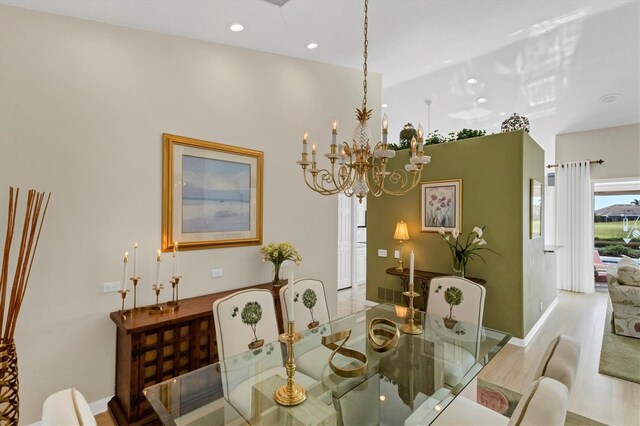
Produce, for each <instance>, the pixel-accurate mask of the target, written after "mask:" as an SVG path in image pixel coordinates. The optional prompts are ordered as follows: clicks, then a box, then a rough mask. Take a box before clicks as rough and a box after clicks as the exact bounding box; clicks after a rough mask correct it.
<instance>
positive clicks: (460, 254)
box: [438, 226, 495, 277]
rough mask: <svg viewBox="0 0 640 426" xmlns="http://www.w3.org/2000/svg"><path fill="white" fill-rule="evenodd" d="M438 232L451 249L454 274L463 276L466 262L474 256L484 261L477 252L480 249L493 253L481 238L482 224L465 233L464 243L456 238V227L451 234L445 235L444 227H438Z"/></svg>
mask: <svg viewBox="0 0 640 426" xmlns="http://www.w3.org/2000/svg"><path fill="white" fill-rule="evenodd" d="M438 233H440V237H442V239H443V240H444V242H446V243H447V246H448V247H449V250H450V251H451V257H452V260H453V275H454V276H458V277H464V274H465V272H466V269H467V262H468V261H469V259H471V258H472V257H474V256H475V257H477V258H479V259H480V260H482V261H483V262H484V263H486V262H485V261H484V258H483V257H482V256H480V254H479V253H478V252H479V251H480V250H489V251H490V252H493V253H495V251H493V250H491V249H490V248H488V247H485V246H486V245H487V242H486V241H485V240H484V238H482V235H483V234H484V226H483V227H482V228H479V227H477V226H476V227H475V228H473V231H471V232H470V233H469V235H467V239H466V241H465V242H464V244H463V243H462V242H461V240H462V238H460V239H459V238H458V237H459V236H460V234H459V232H458V230H457V229H454V230H453V231H452V232H451V235H446V234H445V232H444V228H443V227H440V229H439V230H438ZM472 237H473V239H472Z"/></svg>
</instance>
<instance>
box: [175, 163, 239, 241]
mask: <svg viewBox="0 0 640 426" xmlns="http://www.w3.org/2000/svg"><path fill="white" fill-rule="evenodd" d="M182 182H183V185H182V232H183V233H185V234H188V233H194V232H197V233H200V232H227V231H249V229H250V228H251V200H250V197H251V166H250V165H249V164H245V163H239V162H232V161H223V160H216V159H211V158H204V157H195V156H191V155H183V156H182Z"/></svg>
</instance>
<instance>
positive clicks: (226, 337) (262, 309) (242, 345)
mask: <svg viewBox="0 0 640 426" xmlns="http://www.w3.org/2000/svg"><path fill="white" fill-rule="evenodd" d="M213 319H214V323H215V327H216V342H217V343H218V357H219V359H220V360H221V361H222V360H225V359H227V358H230V357H233V356H235V355H238V354H240V353H242V352H247V351H248V350H250V349H252V348H251V347H249V345H250V344H251V343H252V342H255V341H256V340H263V343H264V344H265V345H266V344H267V343H271V342H274V341H277V340H278V336H279V333H278V320H277V317H276V309H275V305H274V302H273V296H272V294H271V291H269V290H243V291H239V292H237V293H233V294H231V295H229V296H227V297H224V298H222V299H218V300H216V301H215V302H213ZM276 346H279V345H276Z"/></svg>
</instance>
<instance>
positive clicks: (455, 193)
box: [420, 179, 462, 232]
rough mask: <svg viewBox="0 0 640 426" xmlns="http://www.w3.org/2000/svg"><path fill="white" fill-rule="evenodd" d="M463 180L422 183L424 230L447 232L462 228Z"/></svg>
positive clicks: (421, 200) (422, 219)
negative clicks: (442, 229)
mask: <svg viewBox="0 0 640 426" xmlns="http://www.w3.org/2000/svg"><path fill="white" fill-rule="evenodd" d="M461 191H462V180H461V179H454V180H448V181H435V182H425V183H422V185H421V197H420V203H421V205H420V207H421V217H422V218H421V222H422V223H421V228H420V230H421V231H422V232H438V230H439V229H440V228H441V227H442V228H444V230H445V232H452V231H453V230H454V229H456V230H458V232H460V230H461V229H462V227H461V224H460V218H461V217H462V215H461V211H462V199H461V198H462V197H461V194H462V192H461Z"/></svg>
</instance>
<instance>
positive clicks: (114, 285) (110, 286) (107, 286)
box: [102, 281, 122, 293]
mask: <svg viewBox="0 0 640 426" xmlns="http://www.w3.org/2000/svg"><path fill="white" fill-rule="evenodd" d="M121 288H122V283H121V282H120V281H114V282H110V283H103V284H102V292H103V293H113V292H116V291H118V290H120V289H121Z"/></svg>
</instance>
